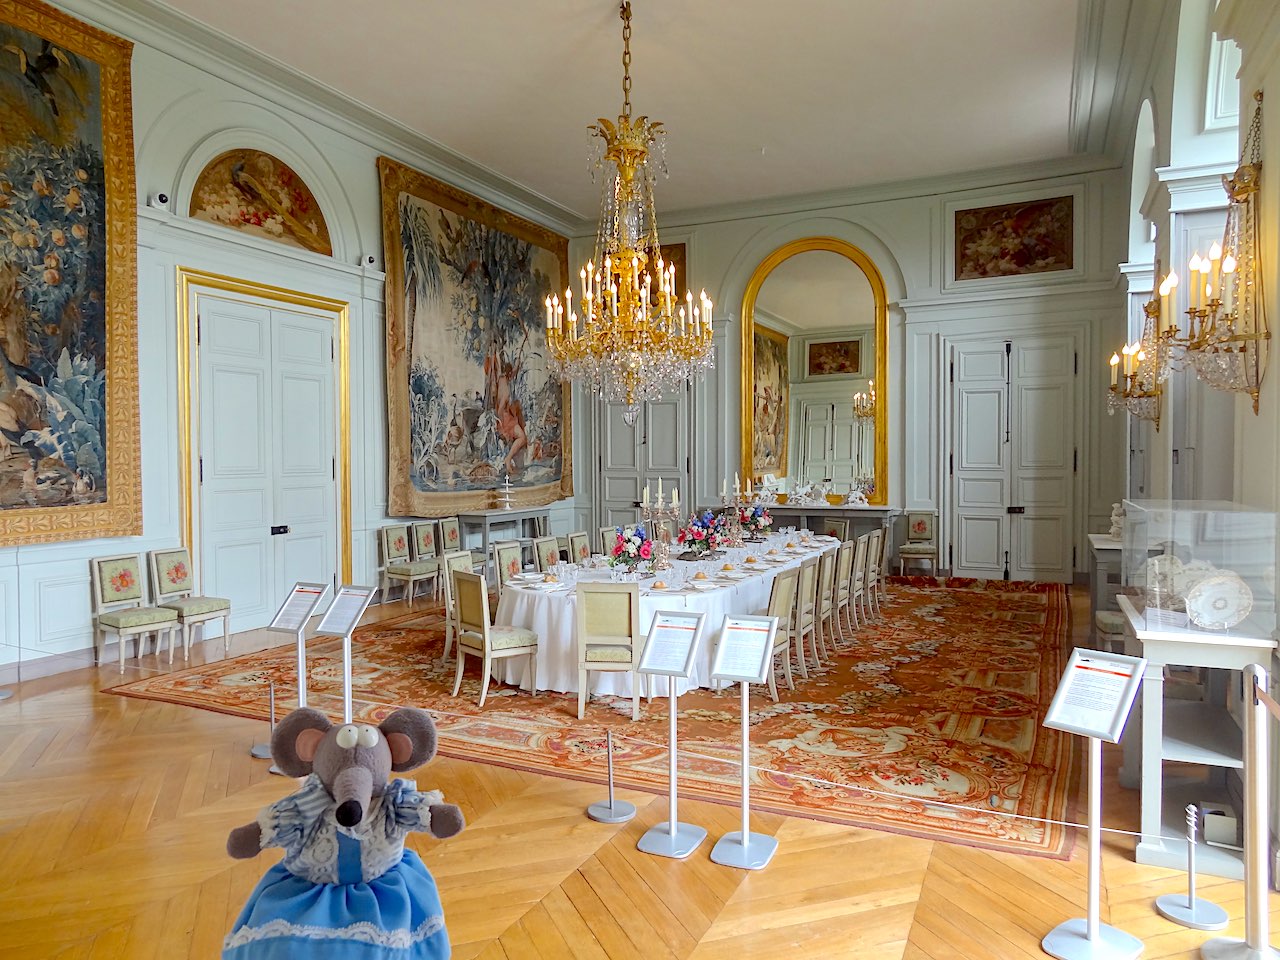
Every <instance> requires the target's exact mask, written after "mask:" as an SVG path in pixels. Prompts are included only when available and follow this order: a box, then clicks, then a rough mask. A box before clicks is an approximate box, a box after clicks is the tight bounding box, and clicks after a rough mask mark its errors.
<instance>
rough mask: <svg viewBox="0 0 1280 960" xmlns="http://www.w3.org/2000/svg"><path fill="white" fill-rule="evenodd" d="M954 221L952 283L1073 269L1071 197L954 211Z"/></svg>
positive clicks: (1072, 204)
mask: <svg viewBox="0 0 1280 960" xmlns="http://www.w3.org/2000/svg"><path fill="white" fill-rule="evenodd" d="M955 217H956V223H955V258H956V262H955V270H956V275H955V278H956V279H957V280H976V279H980V278H990V277H1016V276H1023V275H1026V274H1033V273H1049V272H1052V271H1055V270H1071V269H1074V267H1075V262H1074V260H1075V220H1074V198H1073V197H1070V196H1067V197H1052V198H1050V199H1048V200H1031V201H1026V202H1022V203H1006V204H1000V205H998V206H991V207H977V208H974V209H972V210H957V211H956V214H955Z"/></svg>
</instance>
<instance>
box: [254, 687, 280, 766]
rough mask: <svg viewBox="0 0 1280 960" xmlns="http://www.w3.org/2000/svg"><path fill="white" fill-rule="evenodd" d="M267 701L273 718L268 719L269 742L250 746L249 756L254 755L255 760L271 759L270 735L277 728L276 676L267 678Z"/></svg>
mask: <svg viewBox="0 0 1280 960" xmlns="http://www.w3.org/2000/svg"><path fill="white" fill-rule="evenodd" d="M267 703H268V705H269V707H268V709H269V710H270V714H269V716H270V718H271V719H270V720H268V721H267V733H268V742H267V743H255V744H254V745H253V746H252V747H250V748H249V756H251V757H253V759H255V760H270V759H271V743H270V736H269V735H270V734H272V733H274V732H275V729H276V681H275V678H274V677H268V678H267Z"/></svg>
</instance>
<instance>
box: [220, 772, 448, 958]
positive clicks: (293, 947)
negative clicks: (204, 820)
mask: <svg viewBox="0 0 1280 960" xmlns="http://www.w3.org/2000/svg"><path fill="white" fill-rule="evenodd" d="M441 800H442V796H441V794H440V791H438V790H432V791H429V792H425V793H424V792H419V791H418V789H417V786H416V784H415V783H414V782H413V781H411V780H393V781H391V783H389V784H388V785H387V789H386V791H385V792H384V793H383V794H382V795H381V796H380V797H374V798H373V801H372V803H371V804H370V808H369V811H368V813H367V815H366V816H365V818H364V819H363V820H362V821H361V822H360V823H359V824H357V825H356V826H354V827H350V828H348V827H343V826H339V825H338V823H337V821H336V820H335V819H334V810H335V809H336V808H337V803H336V801H335V800H334V799H333V797H332V796H330V795H329V792H328V790H326V789H325V786H324V784H323V783H321V781H320V778H319V777H318V776H316V775H315V774H311V775H310V776H309V777H307V779H306V781H305V782H304V783H303V786H302V789H301V790H299V791H298V792H297V793H294V794H292V795H290V796H288V797H285V798H284V799H283V800H279V801H277V802H275V803H273V804H271V805H270V806H269V807H266V808H265V809H264V810H263V811H262V812H261V813H260V814H259V815H258V824H259V826H260V827H261V829H262V841H261V843H262V847H263V849H265V848H267V847H283V848H284V852H285V855H284V859H283V860H282V861H281V862H280V863H278V864H276V865H275V866H273V867H272V868H271V869H270V870H268V871H267V873H266V875H265V876H264V877H263V878H262V880H261V881H259V883H258V886H257V887H256V888H255V889H254V891H253V893H252V895H250V897H249V902H248V903H247V904H245V908H244V910H242V911H241V912H240V916H239V917H238V918H237V919H236V923H235V926H234V927H233V928H232V930H231V933H230V934H228V935H227V939H226V942H225V943H224V945H223V950H222V956H223V960H303V958H305V960H445V958H447V957H448V956H449V955H450V952H451V951H450V948H449V934H448V932H447V931H446V930H445V925H444V911H443V910H442V909H441V907H440V894H439V893H438V892H437V890H436V882H435V879H434V878H433V877H432V876H431V873H430V872H429V871H428V870H427V868H426V867H425V866H424V865H423V863H422V860H421V859H420V858H419V857H418V855H417V854H416V853H414V852H413V851H412V850H405V849H404V838H405V835H406V834H407V833H409V832H410V831H415V830H429V827H430V823H431V812H430V807H431V805H432V804H436V803H440V802H441Z"/></svg>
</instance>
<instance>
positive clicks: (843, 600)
mask: <svg viewBox="0 0 1280 960" xmlns="http://www.w3.org/2000/svg"><path fill="white" fill-rule="evenodd" d="M856 552H857V546H856V544H854V542H853V541H852V540H846V541H845V542H844V543H842V544H840V549H839V550H838V551H837V552H836V598H835V600H836V618H835V619H836V630H837V632H838V633H839V635H840V638H841V639H842V640H843V639H845V629H846V628H847V629H848V631H849V633H850V634H852V633H853V630H854V624H853V620H852V619H851V617H850V610H851V609H852V607H851V606H850V602H849V601H850V598H851V597H852V595H853V585H852V583H851V580H852V579H853V557H854V554H855V553H856ZM842 615H843V619H841V616H842Z"/></svg>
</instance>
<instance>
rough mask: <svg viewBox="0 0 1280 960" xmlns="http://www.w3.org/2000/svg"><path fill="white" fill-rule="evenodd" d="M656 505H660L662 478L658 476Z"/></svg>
mask: <svg viewBox="0 0 1280 960" xmlns="http://www.w3.org/2000/svg"><path fill="white" fill-rule="evenodd" d="M658 506H662V478H661V477H659V478H658Z"/></svg>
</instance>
